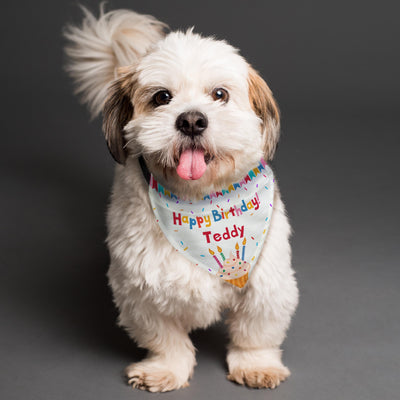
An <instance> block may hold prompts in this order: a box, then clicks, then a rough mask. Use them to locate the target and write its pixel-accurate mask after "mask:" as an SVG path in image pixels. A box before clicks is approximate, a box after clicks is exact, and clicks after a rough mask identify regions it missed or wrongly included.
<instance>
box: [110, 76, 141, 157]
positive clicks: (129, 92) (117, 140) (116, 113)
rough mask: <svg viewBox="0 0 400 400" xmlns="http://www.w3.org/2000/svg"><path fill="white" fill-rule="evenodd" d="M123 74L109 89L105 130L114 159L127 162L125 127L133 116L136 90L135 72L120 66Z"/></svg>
mask: <svg viewBox="0 0 400 400" xmlns="http://www.w3.org/2000/svg"><path fill="white" fill-rule="evenodd" d="M119 72H121V73H122V74H123V75H122V77H121V78H119V79H117V80H116V81H115V82H114V83H113V84H112V85H111V86H110V88H109V90H108V97H107V100H106V102H105V104H104V108H103V132H104V136H105V138H106V141H107V146H108V149H109V150H110V153H111V155H112V156H113V158H114V160H115V161H116V162H118V163H119V164H125V160H126V157H127V154H126V149H125V138H124V127H125V125H126V124H127V123H128V122H129V121H130V120H131V118H132V116H133V104H132V97H133V92H134V87H135V84H134V73H133V72H132V71H130V72H127V70H126V69H125V68H120V71H119Z"/></svg>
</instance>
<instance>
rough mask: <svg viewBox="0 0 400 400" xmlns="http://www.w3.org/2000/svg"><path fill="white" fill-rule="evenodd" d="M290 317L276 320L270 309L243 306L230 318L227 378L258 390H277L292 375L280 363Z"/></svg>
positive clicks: (281, 317)
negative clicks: (282, 344) (281, 348)
mask: <svg viewBox="0 0 400 400" xmlns="http://www.w3.org/2000/svg"><path fill="white" fill-rule="evenodd" d="M289 320H290V316H289V315H286V316H282V315H281V316H280V318H274V317H272V316H271V315H270V313H269V311H268V307H266V308H262V309H261V310H259V311H257V310H251V309H248V308H247V307H246V308H245V307H243V308H241V309H239V310H237V311H236V312H232V313H231V314H230V316H229V318H228V324H229V331H230V336H231V343H230V345H229V348H228V356H227V363H228V368H229V375H228V379H230V380H232V381H235V382H237V383H240V384H242V385H247V386H250V387H255V388H263V387H266V388H271V389H273V388H275V387H277V386H278V385H279V384H280V383H281V382H282V381H284V380H285V379H286V378H287V377H288V376H289V375H290V372H289V369H288V368H286V367H285V366H284V365H283V364H282V361H281V350H280V348H279V347H280V345H281V343H282V341H283V339H284V337H285V332H286V329H287V327H288V324H289Z"/></svg>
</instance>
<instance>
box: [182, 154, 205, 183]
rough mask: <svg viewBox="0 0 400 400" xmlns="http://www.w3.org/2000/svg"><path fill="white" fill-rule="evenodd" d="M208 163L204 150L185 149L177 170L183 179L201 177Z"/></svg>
mask: <svg viewBox="0 0 400 400" xmlns="http://www.w3.org/2000/svg"><path fill="white" fill-rule="evenodd" d="M206 169H207V165H206V162H205V161H204V151H203V150H191V149H189V150H185V151H184V152H182V154H181V158H180V159H179V165H178V168H177V169H176V172H177V173H178V175H179V176H180V177H181V178H182V179H186V180H189V179H192V180H196V179H200V178H201V177H202V176H203V174H204V172H206Z"/></svg>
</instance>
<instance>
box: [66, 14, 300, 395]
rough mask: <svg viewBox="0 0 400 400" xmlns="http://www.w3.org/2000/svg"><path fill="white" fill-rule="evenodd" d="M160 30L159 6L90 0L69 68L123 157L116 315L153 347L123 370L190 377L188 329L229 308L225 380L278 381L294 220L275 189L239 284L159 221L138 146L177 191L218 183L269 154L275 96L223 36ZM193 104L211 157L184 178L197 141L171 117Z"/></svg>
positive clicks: (74, 31) (156, 386)
mask: <svg viewBox="0 0 400 400" xmlns="http://www.w3.org/2000/svg"><path fill="white" fill-rule="evenodd" d="M164 28H165V25H164V24H163V23H161V22H159V21H157V20H155V19H154V18H153V17H150V16H144V15H139V14H136V13H134V12H132V11H128V10H118V11H113V12H109V13H107V14H104V13H103V12H101V15H100V17H99V19H96V18H95V17H94V16H93V15H92V14H90V13H89V12H88V11H86V10H85V20H84V22H83V25H82V27H69V28H68V29H67V31H66V36H67V38H68V39H69V41H70V44H69V46H68V48H67V54H68V55H69V57H70V63H69V66H68V69H69V72H70V73H71V75H72V76H73V77H74V78H75V80H76V82H77V91H78V92H79V93H81V94H82V95H83V100H84V102H86V103H87V104H88V105H89V107H90V109H91V111H92V112H93V114H97V113H98V112H99V111H100V110H101V109H103V108H104V110H105V111H104V114H105V115H104V118H105V124H104V129H105V133H106V138H107V141H108V145H109V147H110V151H111V152H112V154H113V155H114V157H115V158H116V159H117V161H119V162H120V163H121V165H120V164H117V165H116V170H115V181H114V185H113V190H112V196H111V204H110V207H109V211H108V217H107V223H108V238H107V243H108V247H109V250H110V256H111V265H110V269H109V273H108V277H109V281H110V285H111V287H112V290H113V294H114V299H115V303H116V305H117V306H118V308H119V311H120V316H119V323H120V324H121V325H122V326H124V327H125V328H126V330H127V331H128V333H129V334H130V336H131V337H132V338H133V339H134V340H135V341H136V342H137V344H138V345H139V346H141V347H144V348H146V349H148V350H149V355H148V357H147V358H146V359H145V360H144V361H141V362H138V363H135V364H132V365H130V366H129V367H128V368H127V369H126V375H127V377H128V380H129V382H130V384H132V385H133V386H134V387H139V388H141V389H147V390H150V391H168V390H173V389H178V388H180V387H184V386H187V385H188V380H189V378H190V377H191V376H192V373H193V368H194V366H195V364H196V361H195V349H194V347H193V345H192V343H191V341H190V339H189V336H188V333H189V332H190V331H191V330H193V329H196V328H205V327H207V326H209V325H210V324H212V323H214V322H216V321H217V320H218V319H219V318H220V316H221V312H222V311H223V310H225V309H229V316H228V319H227V322H228V326H229V333H230V343H229V344H228V356H227V362H228V368H229V375H228V378H229V379H231V380H234V381H236V382H238V383H241V384H247V385H249V386H252V387H270V388H273V387H275V386H277V385H279V383H280V382H281V381H282V380H284V379H285V378H286V377H287V376H288V375H289V370H288V369H287V368H286V367H285V366H284V365H283V364H282V362H281V351H280V345H281V343H282V341H283V340H284V337H285V333H286V330H287V328H288V326H289V323H290V319H291V316H292V314H293V313H294V310H295V308H296V306H297V302H298V290H297V286H296V282H295V278H294V275H293V270H292V268H291V248H290V244H289V236H290V233H291V229H290V225H289V223H288V219H287V217H286V213H285V208H284V205H283V203H282V201H281V198H280V194H279V189H277V190H276V193H275V198H274V210H273V214H272V218H271V224H270V229H269V232H268V236H267V239H266V242H265V245H264V248H263V250H262V252H261V255H260V258H259V261H258V263H257V265H256V266H255V268H254V271H253V273H252V275H251V278H250V279H249V282H248V283H247V285H246V286H245V288H243V289H238V288H237V287H234V286H232V285H230V284H227V283H225V282H224V281H222V280H221V279H217V278H216V277H215V276H212V275H210V274H208V273H207V272H205V271H203V270H201V269H200V268H198V267H195V266H193V265H192V264H191V263H190V262H189V261H188V260H187V259H186V258H184V257H183V256H182V255H181V254H179V253H178V252H176V251H175V250H174V249H173V248H172V247H171V245H170V243H169V242H168V241H167V239H166V238H165V237H164V235H163V233H162V232H161V231H160V229H159V227H158V225H157V223H156V222H155V218H154V214H153V212H152V209H151V206H150V203H149V197H148V186H147V184H146V182H145V180H144V178H143V174H142V172H141V169H140V167H139V163H138V159H137V156H138V155H139V154H142V155H143V156H144V157H145V159H146V162H147V164H148V166H149V169H150V170H151V172H152V173H153V174H154V175H155V176H156V178H157V180H158V181H160V182H161V183H163V184H164V185H165V186H167V187H168V188H170V189H171V190H172V191H173V192H175V193H177V194H179V195H182V196H193V197H196V196H200V195H201V194H205V193H208V192H210V191H213V190H218V189H219V188H221V187H222V186H224V185H225V184H226V183H229V182H232V181H235V180H238V179H239V178H241V177H242V176H243V175H244V174H245V173H246V172H247V171H248V170H249V169H250V167H252V166H253V165H254V164H256V163H257V162H258V160H259V159H260V157H261V156H262V155H264V157H267V158H271V157H272V155H273V152H274V149H275V145H276V142H277V140H278V133H279V115H278V111H277V107H276V104H275V102H274V99H273V97H272V94H271V92H270V91H269V88H268V87H267V86H266V84H265V82H264V81H263V80H262V79H261V78H260V77H259V76H258V75H257V73H256V72H255V71H254V70H253V69H252V68H251V67H250V66H249V65H248V63H247V62H246V61H245V60H244V59H243V58H242V57H241V56H240V55H238V53H237V51H236V50H235V49H234V48H233V47H231V46H230V45H228V44H227V43H226V42H223V41H217V40H215V39H212V38H204V37H201V36H199V35H197V34H194V33H193V32H192V30H189V31H187V32H186V33H182V32H172V33H169V34H168V35H167V34H165V32H164ZM118 67H123V68H119V69H118ZM110 85H111V86H110ZM216 87H223V88H226V89H227V90H229V95H230V99H229V101H228V102H227V103H226V104H224V103H222V102H221V101H214V100H213V99H212V98H211V96H210V93H211V91H212V90H213V89H214V88H216ZM159 88H167V89H168V90H169V91H170V92H171V93H172V94H173V101H171V103H170V104H168V105H166V106H161V107H157V108H154V107H151V105H149V104H150V103H151V98H152V95H153V94H154V93H155V91H157V90H158V89H159ZM107 91H108V93H109V94H108V95H107ZM107 96H108V97H107ZM124 102H125V103H124ZM121 104H123V105H121ZM132 104H133V107H132ZM192 109H196V110H200V111H201V112H202V113H204V114H206V115H207V117H208V120H209V126H208V128H207V129H206V131H205V132H204V134H203V135H202V137H201V138H200V139H198V140H199V142H198V143H197V144H199V145H200V146H201V147H202V148H204V149H205V152H206V153H207V154H210V156H211V157H212V158H211V162H210V163H209V165H208V167H207V170H206V172H205V174H204V176H203V177H201V178H200V179H198V180H197V181H183V180H182V179H181V178H179V177H178V175H177V174H176V163H177V160H176V157H177V152H178V153H179V151H181V150H182V148H185V147H187V146H189V145H190V143H189V142H188V140H189V139H188V138H184V137H182V136H183V135H181V134H180V133H179V132H178V131H177V129H176V128H175V120H176V118H177V116H178V115H179V114H180V113H182V112H183V111H188V110H192ZM124 110H125V111H124ZM126 110H128V111H126ZM124 113H125V114H126V115H125V116H124ZM118 124H119V125H120V126H119V127H118ZM122 128H124V130H123V132H122V131H121V129H122ZM178 156H179V154H178Z"/></svg>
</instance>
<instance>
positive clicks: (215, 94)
mask: <svg viewBox="0 0 400 400" xmlns="http://www.w3.org/2000/svg"><path fill="white" fill-rule="evenodd" d="M211 97H212V98H213V99H214V100H215V101H217V100H221V101H223V102H224V103H227V102H228V100H229V93H228V91H227V90H226V89H223V88H216V89H214V90H213V91H212V93H211Z"/></svg>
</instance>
